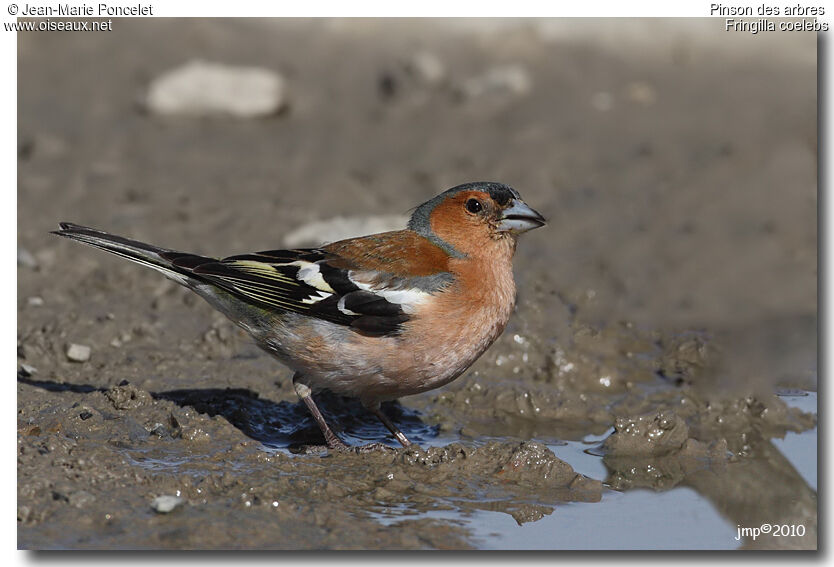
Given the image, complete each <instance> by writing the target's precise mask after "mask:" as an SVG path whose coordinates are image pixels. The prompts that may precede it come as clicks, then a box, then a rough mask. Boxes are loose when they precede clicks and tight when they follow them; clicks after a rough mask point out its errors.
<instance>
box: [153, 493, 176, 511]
mask: <svg viewBox="0 0 834 567" xmlns="http://www.w3.org/2000/svg"><path fill="white" fill-rule="evenodd" d="M183 502H184V501H183V499H182V498H180V497H179V496H172V495H170V494H163V495H162V496H157V497H156V498H154V499H153V501H152V502H151V508H153V509H154V511H155V512H158V513H160V514H167V513H168V512H171V511H173V509H174V508H176V507H177V506H179V505H180V504H182V503H183Z"/></svg>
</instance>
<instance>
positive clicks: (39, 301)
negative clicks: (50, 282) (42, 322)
mask: <svg viewBox="0 0 834 567" xmlns="http://www.w3.org/2000/svg"><path fill="white" fill-rule="evenodd" d="M26 303H28V304H29V305H31V306H32V307H40V306H41V305H43V298H42V297H40V296H38V295H33V296H32V297H30V298H28V299H27V300H26Z"/></svg>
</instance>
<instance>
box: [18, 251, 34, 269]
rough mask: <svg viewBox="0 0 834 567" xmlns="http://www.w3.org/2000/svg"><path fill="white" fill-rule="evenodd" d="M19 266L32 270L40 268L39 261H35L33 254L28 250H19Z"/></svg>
mask: <svg viewBox="0 0 834 567" xmlns="http://www.w3.org/2000/svg"><path fill="white" fill-rule="evenodd" d="M17 265H18V266H24V267H26V268H32V269H33V270H34V269H35V268H37V267H38V261H37V260H36V259H35V257H34V256H33V255H32V253H31V252H29V251H28V250H26V249H25V248H18V249H17Z"/></svg>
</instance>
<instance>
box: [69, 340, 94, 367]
mask: <svg viewBox="0 0 834 567" xmlns="http://www.w3.org/2000/svg"><path fill="white" fill-rule="evenodd" d="M91 352H92V349H90V347H88V346H87V345H77V344H75V343H72V344H70V345H69V346H68V347H67V358H68V359H69V360H71V361H72V362H87V361H88V360H90V353H91Z"/></svg>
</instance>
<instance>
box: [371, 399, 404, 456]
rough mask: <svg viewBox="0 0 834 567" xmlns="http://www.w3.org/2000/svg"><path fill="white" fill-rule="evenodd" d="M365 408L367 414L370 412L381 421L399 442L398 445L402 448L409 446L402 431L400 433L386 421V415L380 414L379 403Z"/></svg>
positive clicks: (392, 423)
mask: <svg viewBox="0 0 834 567" xmlns="http://www.w3.org/2000/svg"><path fill="white" fill-rule="evenodd" d="M365 408H367V410H368V411H369V412H371V413H372V414H374V415H375V416H377V417H378V418H379V421H381V422H382V423H383V424H384V425H385V427H387V428H388V431H390V432H391V433H393V434H394V437H396V438H397V441H399V442H400V445H402V446H403V447H408V446H410V445H411V441H409V440H408V437H406V436H405V434H404V433H403V432H402V431H400V430H399V429H398V428H397V426H396V425H394V422H393V421H391V420H390V419H388V416H387V415H385V414H384V413H382V409H381V408H380V407H379V403H376V404H368V405H366V406H365Z"/></svg>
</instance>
